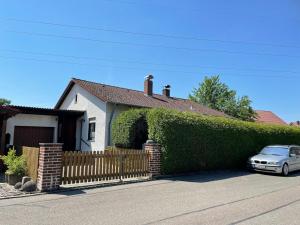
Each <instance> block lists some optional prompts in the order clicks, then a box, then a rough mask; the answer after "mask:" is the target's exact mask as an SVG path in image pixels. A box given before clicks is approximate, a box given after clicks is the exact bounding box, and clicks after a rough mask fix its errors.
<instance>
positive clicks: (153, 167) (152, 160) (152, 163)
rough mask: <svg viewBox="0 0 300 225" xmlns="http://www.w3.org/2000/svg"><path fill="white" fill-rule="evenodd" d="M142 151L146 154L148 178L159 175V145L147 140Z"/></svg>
mask: <svg viewBox="0 0 300 225" xmlns="http://www.w3.org/2000/svg"><path fill="white" fill-rule="evenodd" d="M144 149H145V150H146V151H147V152H148V154H149V158H148V168H149V176H150V178H153V177H157V176H160V175H161V146H160V144H158V143H156V142H154V141H152V140H148V141H147V142H146V144H145V145H144Z"/></svg>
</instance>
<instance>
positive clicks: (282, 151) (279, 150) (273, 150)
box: [260, 147, 289, 156]
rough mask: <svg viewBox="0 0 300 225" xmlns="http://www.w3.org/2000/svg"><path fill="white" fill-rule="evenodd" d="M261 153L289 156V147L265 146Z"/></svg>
mask: <svg viewBox="0 0 300 225" xmlns="http://www.w3.org/2000/svg"><path fill="white" fill-rule="evenodd" d="M260 154H262V155H278V156H288V155H289V149H288V148H285V147H265V148H264V149H263V150H262V151H261V152H260Z"/></svg>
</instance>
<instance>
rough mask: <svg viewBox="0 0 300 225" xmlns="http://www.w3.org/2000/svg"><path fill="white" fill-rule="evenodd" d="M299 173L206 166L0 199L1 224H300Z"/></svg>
mask: <svg viewBox="0 0 300 225" xmlns="http://www.w3.org/2000/svg"><path fill="white" fill-rule="evenodd" d="M299 212H300V174H292V175H291V176H290V177H280V176H275V175H264V174H249V173H246V172H214V173H213V172H210V173H204V174H200V175H195V176H188V177H177V178H173V179H164V180H158V181H150V182H145V183H137V184H130V185H123V186H114V187H106V188H98V189H90V190H83V191H70V192H64V193H59V194H49V195H40V196H34V197H27V198H19V199H9V200H1V201H0V224H3V225H10V224H11V225H15V224H28V225H29V224H30V225H44V224H55V225H58V224H72V225H74V224H84V225H89V224H105V225H106V224H122V225H126V224H130V225H132V224H180V225H181V224H189V225H190V224H251V225H253V224H258V225H261V224H264V225H265V224H282V225H287V224H299V221H300V213H299Z"/></svg>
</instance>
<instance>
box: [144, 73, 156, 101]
mask: <svg viewBox="0 0 300 225" xmlns="http://www.w3.org/2000/svg"><path fill="white" fill-rule="evenodd" d="M153 78H154V77H153V76H152V75H148V76H146V77H145V82H144V94H145V95H147V96H152V95H153V81H152V80H153Z"/></svg>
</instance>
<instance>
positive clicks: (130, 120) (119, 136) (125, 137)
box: [112, 109, 148, 149]
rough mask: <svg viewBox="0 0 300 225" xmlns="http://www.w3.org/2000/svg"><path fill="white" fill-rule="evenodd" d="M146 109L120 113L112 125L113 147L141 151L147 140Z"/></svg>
mask: <svg viewBox="0 0 300 225" xmlns="http://www.w3.org/2000/svg"><path fill="white" fill-rule="evenodd" d="M147 112H148V110H147V109H132V110H129V111H126V112H124V113H121V114H120V115H119V116H118V117H117V119H116V120H114V122H113V125H112V140H113V143H114V145H116V146H117V147H122V148H133V149H141V148H142V145H143V144H144V143H145V142H146V141H147V138H148V125H147V122H146V114H147Z"/></svg>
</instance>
